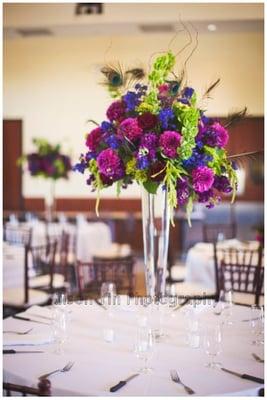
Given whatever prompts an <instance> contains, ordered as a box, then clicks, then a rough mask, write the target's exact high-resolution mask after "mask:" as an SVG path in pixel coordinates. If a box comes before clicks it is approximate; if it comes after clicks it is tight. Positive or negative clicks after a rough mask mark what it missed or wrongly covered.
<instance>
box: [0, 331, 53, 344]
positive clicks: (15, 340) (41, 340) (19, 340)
mask: <svg viewBox="0 0 267 400" xmlns="http://www.w3.org/2000/svg"><path fill="white" fill-rule="evenodd" d="M52 341H53V338H52V335H51V334H50V333H48V332H46V333H38V334H30V333H27V334H26V335H17V334H15V333H4V335H3V345H4V346H37V345H41V344H48V343H51V342H52Z"/></svg>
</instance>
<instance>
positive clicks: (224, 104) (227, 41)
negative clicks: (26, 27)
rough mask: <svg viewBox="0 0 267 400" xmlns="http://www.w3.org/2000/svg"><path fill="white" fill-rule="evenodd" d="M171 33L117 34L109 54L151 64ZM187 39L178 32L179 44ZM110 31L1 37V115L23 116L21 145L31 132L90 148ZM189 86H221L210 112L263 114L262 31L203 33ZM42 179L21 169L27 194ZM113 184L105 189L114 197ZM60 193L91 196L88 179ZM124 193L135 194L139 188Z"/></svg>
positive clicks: (70, 147) (102, 101)
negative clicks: (88, 139)
mask: <svg viewBox="0 0 267 400" xmlns="http://www.w3.org/2000/svg"><path fill="white" fill-rule="evenodd" d="M169 40H170V36H169V35H161V36H157V35H146V36H142V35H138V36H125V37H114V38H113V40H112V43H113V45H112V49H111V51H110V52H109V57H108V59H109V60H110V59H118V60H120V61H123V62H124V63H127V64H128V63H129V64H130V65H144V66H147V63H148V59H149V57H150V55H151V53H152V52H155V51H161V50H165V49H166V48H167V46H168V43H169ZM182 43H184V38H183V37H181V38H178V39H177V40H176V43H175V46H174V48H175V50H176V49H177V50H179V48H180V47H181V46H182ZM109 44H110V38H108V37H80V38H77V37H76V38H43V39H37V38H34V39H33V38H32V39H29V38H28V39H14V40H7V41H5V42H4V118H11V119H12V118H20V119H22V120H23V150H24V152H29V151H31V150H32V144H31V140H32V138H33V137H43V136H45V137H47V139H49V140H51V141H53V142H55V143H56V142H61V143H62V146H63V149H64V150H66V151H70V152H71V155H72V156H73V160H74V159H75V158H76V159H77V158H78V156H79V154H80V152H82V151H84V150H85V146H84V136H85V133H86V131H88V130H89V129H90V126H89V125H87V124H86V120H87V119H89V118H92V119H95V120H97V121H99V122H101V120H103V119H104V118H105V110H106V107H107V105H108V104H109V102H110V99H109V96H108V95H107V93H106V92H105V89H104V88H103V87H102V86H100V85H98V82H99V81H100V80H101V75H100V73H98V72H97V66H99V65H101V64H102V63H103V62H104V55H105V52H106V50H107V48H108V46H109ZM188 77H189V82H188V83H189V84H191V85H193V86H194V87H195V88H196V89H198V90H204V89H205V88H206V87H207V85H208V84H209V83H211V82H212V81H213V80H215V79H216V78H218V77H220V78H221V85H220V87H219V88H218V89H217V90H216V92H215V93H214V99H213V100H211V101H210V102H209V105H208V109H209V114H210V115H220V116H225V115H226V114H227V113H228V111H233V110H234V109H235V110H236V109H239V108H242V107H244V106H245V105H246V106H248V109H249V113H250V114H251V115H263V35H262V34H260V33H246V34H245V33H228V34H226V33H225V34H212V33H209V34H203V35H202V36H200V38H199V46H198V49H197V51H196V52H195V54H194V56H193V57H192V59H191V61H190V63H189V65H188ZM45 189H46V186H45V185H44V184H43V181H41V180H40V182H39V183H38V182H37V181H36V179H33V178H31V177H29V176H28V175H27V174H25V175H24V179H23V192H24V196H26V197H40V196H42V195H43V194H44V193H45ZM114 193H115V192H114V191H113V189H109V190H107V191H106V192H105V193H104V192H103V196H107V197H110V196H111V195H113V194H114ZM57 194H58V196H60V197H89V196H92V197H94V194H91V193H90V189H89V188H88V186H87V185H86V184H85V177H84V176H82V175H80V174H78V173H76V174H74V173H73V174H72V176H71V178H70V180H69V181H68V182H67V183H66V182H65V181H64V182H63V181H62V182H59V183H58V186H57ZM123 196H127V197H138V196H139V191H138V190H136V188H134V187H133V188H132V189H131V190H130V189H129V190H128V191H126V192H124V194H123Z"/></svg>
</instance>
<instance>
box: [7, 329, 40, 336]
mask: <svg viewBox="0 0 267 400" xmlns="http://www.w3.org/2000/svg"><path fill="white" fill-rule="evenodd" d="M32 330H33V328H30V329H27V330H26V331H24V332H21V331H12V330H10V331H3V333H13V334H14V335H27V334H28V333H30V332H31V331H32Z"/></svg>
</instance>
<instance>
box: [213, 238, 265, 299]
mask: <svg viewBox="0 0 267 400" xmlns="http://www.w3.org/2000/svg"><path fill="white" fill-rule="evenodd" d="M214 258H215V260H214V261H215V275H216V286H217V298H218V296H219V293H220V291H221V290H224V291H228V290H232V291H233V292H234V297H235V302H236V303H240V304H246V305H251V304H259V303H260V297H261V296H262V295H263V294H264V293H263V290H264V289H263V287H264V285H263V279H264V278H263V276H264V268H263V265H262V260H263V257H262V248H261V247H260V246H259V248H258V249H253V250H248V249H236V248H227V249H222V248H220V249H219V248H218V246H217V245H216V243H214Z"/></svg>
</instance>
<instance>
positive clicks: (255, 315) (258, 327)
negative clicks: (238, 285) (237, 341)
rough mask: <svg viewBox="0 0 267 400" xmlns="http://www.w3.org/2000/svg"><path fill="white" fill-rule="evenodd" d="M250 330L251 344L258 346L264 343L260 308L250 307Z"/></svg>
mask: <svg viewBox="0 0 267 400" xmlns="http://www.w3.org/2000/svg"><path fill="white" fill-rule="evenodd" d="M249 324H250V330H251V335H252V338H253V339H252V341H251V344H253V345H260V344H263V343H264V310H263V307H262V306H257V305H252V306H251V316H250V323H249Z"/></svg>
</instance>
